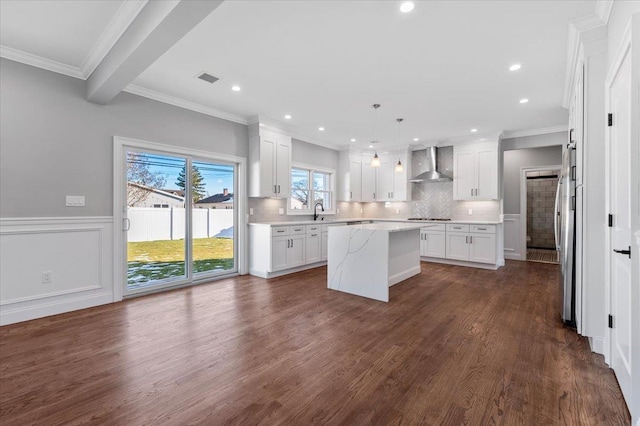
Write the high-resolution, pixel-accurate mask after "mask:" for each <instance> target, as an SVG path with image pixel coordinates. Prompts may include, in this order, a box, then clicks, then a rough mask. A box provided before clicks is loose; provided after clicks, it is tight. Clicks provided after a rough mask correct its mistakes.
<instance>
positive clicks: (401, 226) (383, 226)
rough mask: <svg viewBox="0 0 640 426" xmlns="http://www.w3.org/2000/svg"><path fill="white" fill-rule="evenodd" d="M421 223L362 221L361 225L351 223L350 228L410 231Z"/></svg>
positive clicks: (418, 227) (419, 226)
mask: <svg viewBox="0 0 640 426" xmlns="http://www.w3.org/2000/svg"><path fill="white" fill-rule="evenodd" d="M422 227H423V225H421V224H418V223H406V222H378V223H363V224H361V225H351V226H349V229H350V230H358V229H365V230H369V231H387V232H401V231H410V230H412V229H420V228H422Z"/></svg>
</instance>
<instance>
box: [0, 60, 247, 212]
mask: <svg viewBox="0 0 640 426" xmlns="http://www.w3.org/2000/svg"><path fill="white" fill-rule="evenodd" d="M85 86H86V82H85V81H82V80H78V79H75V78H71V77H67V76H64V75H60V74H56V73H53V72H50V71H45V70H42V69H38V68H34V67H31V66H28V65H24V64H20V63H17V62H13V61H10V60H7V59H1V60H0V91H1V92H2V96H0V119H1V121H2V126H0V196H1V201H2V202H1V203H0V217H27V216H32V217H61V216H111V215H112V214H113V206H112V204H113V201H112V200H113V183H112V182H113V158H112V157H113V136H114V135H117V136H124V137H129V138H134V139H142V140H146V141H150V142H157V143H164V144H169V145H175V146H184V147H187V148H193V149H199V150H204V151H210V152H216V153H221V154H228V155H234V156H238V157H246V156H247V153H248V144H249V139H248V133H247V126H244V125H241V124H236V123H232V122H229V121H225V120H221V119H218V118H215V117H211V116H207V115H204V114H199V113H196V112H193V111H188V110H185V109H182V108H177V107H173V106H170V105H166V104H163V103H160V102H156V101H152V100H149V99H146V98H142V97H139V96H136V95H132V94H129V93H124V92H123V93H121V94H119V95H118V96H117V97H116V98H115V99H114V100H113V101H112V102H111V103H110V104H109V105H97V104H93V103H90V102H87V101H86V100H85V93H86V92H85ZM65 195H84V196H85V197H86V207H82V208H78V207H75V208H74V207H65Z"/></svg>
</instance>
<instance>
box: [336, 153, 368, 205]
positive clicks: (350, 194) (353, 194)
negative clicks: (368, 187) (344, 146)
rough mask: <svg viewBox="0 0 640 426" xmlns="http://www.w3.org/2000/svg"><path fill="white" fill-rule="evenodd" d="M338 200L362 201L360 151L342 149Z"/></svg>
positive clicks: (339, 165) (339, 163) (339, 161)
mask: <svg viewBox="0 0 640 426" xmlns="http://www.w3.org/2000/svg"><path fill="white" fill-rule="evenodd" d="M338 181H339V184H340V189H339V191H338V201H362V158H361V155H360V153H353V152H350V151H340V156H339V160H338Z"/></svg>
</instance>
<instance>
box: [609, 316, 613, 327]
mask: <svg viewBox="0 0 640 426" xmlns="http://www.w3.org/2000/svg"><path fill="white" fill-rule="evenodd" d="M609 328H613V315H609Z"/></svg>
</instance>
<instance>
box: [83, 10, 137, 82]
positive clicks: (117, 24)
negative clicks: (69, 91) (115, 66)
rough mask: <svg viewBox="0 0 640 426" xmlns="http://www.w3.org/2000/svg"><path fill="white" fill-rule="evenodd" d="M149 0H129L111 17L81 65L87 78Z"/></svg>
mask: <svg viewBox="0 0 640 426" xmlns="http://www.w3.org/2000/svg"><path fill="white" fill-rule="evenodd" d="M147 2H148V0H129V1H125V2H122V5H121V6H120V8H118V10H117V11H116V14H115V15H114V16H113V18H111V21H109V24H107V27H106V28H105V29H104V31H103V32H102V34H101V35H100V37H98V40H97V41H96V42H95V44H94V45H93V47H92V48H91V50H90V51H89V54H87V56H86V58H85V59H84V61H83V62H82V65H80V71H81V72H82V75H83V76H84V79H85V80H86V79H87V78H89V76H91V74H92V73H93V71H95V69H96V68H97V67H98V65H100V63H101V62H102V60H103V59H104V58H105V56H107V54H108V53H109V51H110V50H111V48H112V47H113V46H114V45H115V44H116V42H117V41H118V40H119V39H120V37H122V34H124V32H125V31H126V30H127V28H129V26H130V25H131V23H132V22H133V20H134V19H136V17H137V16H138V14H139V13H140V11H141V10H142V9H143V8H144V7H145V6H146V5H147Z"/></svg>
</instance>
